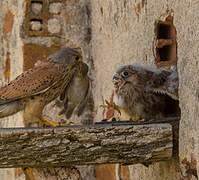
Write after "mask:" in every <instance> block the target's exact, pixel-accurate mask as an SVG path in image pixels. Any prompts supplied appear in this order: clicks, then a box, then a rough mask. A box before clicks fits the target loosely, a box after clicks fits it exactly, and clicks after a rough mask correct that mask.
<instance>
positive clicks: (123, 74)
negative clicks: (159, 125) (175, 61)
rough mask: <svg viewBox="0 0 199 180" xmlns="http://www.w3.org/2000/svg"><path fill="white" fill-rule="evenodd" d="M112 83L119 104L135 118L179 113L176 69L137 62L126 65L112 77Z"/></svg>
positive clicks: (120, 108) (123, 110) (161, 116)
mask: <svg viewBox="0 0 199 180" xmlns="http://www.w3.org/2000/svg"><path fill="white" fill-rule="evenodd" d="M113 83H114V87H115V92H116V99H115V103H116V105H117V107H118V108H119V110H120V111H122V112H123V113H124V114H125V115H127V116H128V117H130V118H132V119H133V120H139V119H151V118H155V119H156V118H163V117H169V116H170V117H171V116H177V115H179V113H180V109H179V106H178V103H179V102H178V76H177V72H176V71H171V70H166V69H158V68H156V67H147V66H144V65H139V64H136V63H135V64H129V65H123V66H121V67H119V68H118V69H117V71H116V73H115V75H114V76H113ZM127 116H126V117H127Z"/></svg>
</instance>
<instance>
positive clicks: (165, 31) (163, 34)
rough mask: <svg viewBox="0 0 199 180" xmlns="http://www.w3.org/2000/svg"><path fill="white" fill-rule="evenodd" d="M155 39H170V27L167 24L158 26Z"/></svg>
mask: <svg viewBox="0 0 199 180" xmlns="http://www.w3.org/2000/svg"><path fill="white" fill-rule="evenodd" d="M157 38H158V39H170V38H171V26H170V25H168V24H158V27H157Z"/></svg>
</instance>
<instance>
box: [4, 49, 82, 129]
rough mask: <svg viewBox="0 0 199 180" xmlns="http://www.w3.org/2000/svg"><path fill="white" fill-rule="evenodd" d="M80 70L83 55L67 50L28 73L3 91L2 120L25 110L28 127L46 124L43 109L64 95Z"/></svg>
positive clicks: (49, 58) (51, 57)
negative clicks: (41, 123)
mask: <svg viewBox="0 0 199 180" xmlns="http://www.w3.org/2000/svg"><path fill="white" fill-rule="evenodd" d="M81 66H85V65H84V63H83V62H82V56H81V54H80V53H79V52H77V51H76V50H75V49H71V48H65V49H61V50H59V51H57V52H56V53H54V54H53V55H51V56H49V57H48V58H47V59H46V60H44V61H42V62H41V63H40V64H39V65H37V66H35V67H34V68H32V69H29V70H27V71H25V72H24V73H22V74H21V75H19V76H18V77H17V78H16V79H14V80H13V81H11V82H10V83H9V84H8V85H6V86H4V87H1V88H0V118H2V117H6V116H10V115H12V114H15V113H16V112H18V111H21V110H23V112H24V120H25V126H35V125H38V123H39V122H42V121H43V120H44V119H43V118H42V111H43V109H44V107H45V106H46V105H47V104H48V103H50V102H51V101H52V100H54V99H55V98H57V97H58V96H59V95H60V94H61V93H62V92H63V91H64V89H65V88H66V87H67V86H68V85H69V84H70V82H71V80H72V78H73V76H74V74H75V73H76V72H78V71H79V70H80V69H81ZM51 125H53V124H51Z"/></svg>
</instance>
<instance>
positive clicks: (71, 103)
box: [60, 64, 91, 119]
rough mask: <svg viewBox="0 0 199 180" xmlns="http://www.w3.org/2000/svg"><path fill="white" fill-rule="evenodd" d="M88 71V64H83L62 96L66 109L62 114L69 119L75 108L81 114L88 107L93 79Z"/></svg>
mask: <svg viewBox="0 0 199 180" xmlns="http://www.w3.org/2000/svg"><path fill="white" fill-rule="evenodd" d="M87 73H88V66H87V64H83V65H82V66H81V70H80V71H77V72H75V74H74V77H73V79H72V81H71V83H70V84H69V85H68V86H67V87H66V89H65V90H64V92H63V93H62V94H61V96H60V100H61V101H63V102H64V109H63V110H62V111H61V112H60V114H65V115H66V118H67V119H69V118H70V117H71V115H72V113H73V112H74V110H75V113H76V114H77V115H78V116H80V115H81V114H82V112H83V110H84V108H85V107H86V104H87V102H88V99H89V96H90V91H91V81H90V79H89V77H88V75H87Z"/></svg>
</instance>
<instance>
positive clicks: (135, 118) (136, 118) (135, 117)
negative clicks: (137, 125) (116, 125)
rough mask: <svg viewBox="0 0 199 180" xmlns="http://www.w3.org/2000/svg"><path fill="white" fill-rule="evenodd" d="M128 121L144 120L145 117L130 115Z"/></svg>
mask: <svg viewBox="0 0 199 180" xmlns="http://www.w3.org/2000/svg"><path fill="white" fill-rule="evenodd" d="M130 121H134V122H143V121H145V119H143V118H140V117H138V116H134V117H131V118H130Z"/></svg>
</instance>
